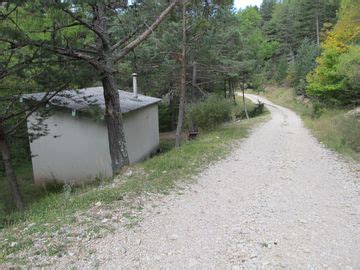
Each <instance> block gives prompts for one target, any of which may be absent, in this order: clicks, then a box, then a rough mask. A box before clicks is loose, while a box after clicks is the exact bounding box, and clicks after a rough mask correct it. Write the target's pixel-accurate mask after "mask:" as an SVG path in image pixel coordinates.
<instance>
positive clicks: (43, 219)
mask: <svg viewBox="0 0 360 270" xmlns="http://www.w3.org/2000/svg"><path fill="white" fill-rule="evenodd" d="M267 118H268V116H266V115H264V116H260V117H257V118H253V119H250V120H244V121H239V122H232V123H227V124H224V125H222V126H220V127H219V128H217V129H215V130H213V131H210V132H207V133H201V135H200V136H199V138H198V139H196V140H193V141H185V142H184V143H183V145H182V147H181V148H177V149H175V148H172V149H171V147H170V139H168V141H167V142H166V144H163V145H167V151H166V152H165V153H161V154H159V155H157V156H154V157H153V158H152V159H149V160H147V161H145V162H143V163H140V164H137V165H135V166H131V167H129V168H127V170H132V171H133V173H132V174H131V175H130V176H128V177H125V176H124V175H122V176H121V181H117V182H116V181H114V182H109V183H105V184H104V183H102V184H101V185H92V186H86V187H82V188H71V187H67V188H66V189H64V191H63V192H60V193H56V192H55V193H49V194H48V195H47V196H43V197H40V198H38V200H36V201H33V202H31V203H29V204H28V205H27V208H26V210H25V211H24V212H22V213H19V212H13V213H11V214H7V215H6V217H5V218H4V220H5V222H4V223H3V224H2V226H3V227H4V228H3V229H2V230H1V231H0V263H2V262H6V261H7V257H8V256H9V255H10V254H16V253H17V252H19V251H23V250H26V249H28V248H30V247H31V245H32V244H31V239H32V238H34V237H37V235H45V236H48V237H51V235H52V234H56V232H58V231H59V230H60V229H61V228H63V227H64V226H66V224H73V223H75V222H76V215H75V214H76V213H79V211H84V210H87V209H89V208H90V207H92V206H93V205H94V204H95V203H97V202H101V203H102V205H106V204H110V203H112V202H114V201H119V200H123V198H124V196H125V195H126V196H137V195H139V194H144V193H148V192H155V193H156V192H160V193H167V192H169V191H170V189H171V188H173V187H174V186H175V185H176V182H178V181H180V180H184V181H188V180H191V179H192V177H193V176H194V175H196V174H197V173H198V172H199V171H201V170H202V169H204V167H205V166H208V165H209V163H211V162H214V161H217V160H219V159H221V158H223V157H224V156H225V155H226V154H228V153H229V152H230V151H231V149H232V145H233V143H234V141H235V140H238V139H241V138H244V137H246V136H247V135H248V134H249V131H250V129H251V127H253V126H254V125H256V124H257V123H260V122H263V121H265V120H266V119H267ZM165 148H166V147H165ZM134 222H136V221H134ZM62 249H63V247H62V246H60V247H58V246H56V247H54V248H51V249H50V250H49V251H48V254H49V255H52V254H57V253H58V252H60V251H61V250H62ZM59 250H60V251H59Z"/></svg>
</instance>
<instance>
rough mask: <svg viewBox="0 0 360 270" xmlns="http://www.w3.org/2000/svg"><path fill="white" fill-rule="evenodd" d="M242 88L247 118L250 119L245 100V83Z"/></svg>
mask: <svg viewBox="0 0 360 270" xmlns="http://www.w3.org/2000/svg"><path fill="white" fill-rule="evenodd" d="M241 90H242V97H243V103H244V111H245V115H246V119H249V114H248V111H247V107H246V101H245V85H244V84H243V86H242V87H241Z"/></svg>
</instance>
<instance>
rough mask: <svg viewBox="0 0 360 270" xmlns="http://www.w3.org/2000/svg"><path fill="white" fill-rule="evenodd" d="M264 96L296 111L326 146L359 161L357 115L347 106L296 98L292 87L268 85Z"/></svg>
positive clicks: (359, 129)
mask: <svg viewBox="0 0 360 270" xmlns="http://www.w3.org/2000/svg"><path fill="white" fill-rule="evenodd" d="M261 94H262V95H263V96H265V97H266V98H268V99H269V100H271V101H273V102H274V103H276V104H279V105H281V106H284V107H287V108H289V109H292V110H293V111H295V112H297V113H298V114H299V115H300V116H301V118H302V119H303V121H304V124H305V126H306V127H308V128H309V129H310V130H311V131H312V133H313V134H314V136H315V137H317V138H318V140H319V141H320V142H322V143H324V145H326V146H327V147H328V148H330V149H333V150H335V151H337V152H339V153H341V154H343V155H345V156H348V157H351V158H352V159H354V160H357V161H360V119H358V117H357V118H356V117H355V116H348V115H347V112H348V111H347V110H345V109H339V108H329V107H319V106H317V105H316V104H313V103H311V102H310V101H305V102H303V101H298V100H296V98H295V97H296V95H295V92H294V90H293V89H291V88H282V87H269V88H268V89H267V90H266V91H265V92H263V93H261Z"/></svg>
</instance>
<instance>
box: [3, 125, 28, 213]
mask: <svg viewBox="0 0 360 270" xmlns="http://www.w3.org/2000/svg"><path fill="white" fill-rule="evenodd" d="M0 151H1V157H2V160H3V163H4V168H5V174H6V179H7V182H8V185H9V188H10V192H11V197H12V199H13V202H14V204H15V206H16V209H18V210H23V209H24V201H23V199H22V196H21V193H20V188H19V184H18V182H17V179H16V174H15V170H14V168H13V164H12V160H11V152H10V146H9V143H8V141H7V139H6V135H5V132H4V130H3V129H2V127H1V126H0Z"/></svg>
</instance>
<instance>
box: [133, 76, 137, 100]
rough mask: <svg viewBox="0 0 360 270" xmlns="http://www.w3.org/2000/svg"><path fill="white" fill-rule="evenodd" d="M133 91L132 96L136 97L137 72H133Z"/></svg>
mask: <svg viewBox="0 0 360 270" xmlns="http://www.w3.org/2000/svg"><path fill="white" fill-rule="evenodd" d="M132 76H133V92H134V98H138V89H137V73H133V74H132Z"/></svg>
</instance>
